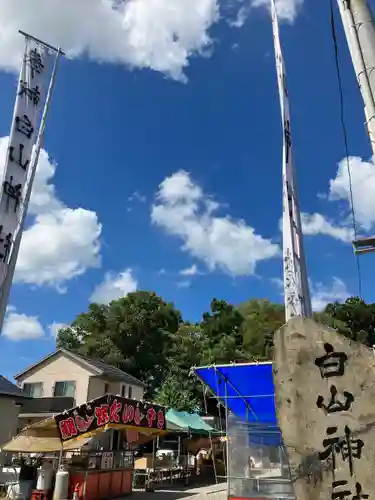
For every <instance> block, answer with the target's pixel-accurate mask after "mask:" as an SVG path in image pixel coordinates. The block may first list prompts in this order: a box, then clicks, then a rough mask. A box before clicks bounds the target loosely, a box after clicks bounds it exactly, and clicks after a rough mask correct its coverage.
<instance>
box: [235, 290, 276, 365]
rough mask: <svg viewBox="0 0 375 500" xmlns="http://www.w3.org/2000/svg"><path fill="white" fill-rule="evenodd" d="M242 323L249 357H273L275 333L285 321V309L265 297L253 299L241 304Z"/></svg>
mask: <svg viewBox="0 0 375 500" xmlns="http://www.w3.org/2000/svg"><path fill="white" fill-rule="evenodd" d="M238 309H239V311H240V312H241V314H242V316H243V318H244V322H243V324H242V335H243V349H244V351H245V352H246V353H247V355H248V357H249V359H251V360H258V361H264V360H269V359H272V341H273V334H274V333H275V332H276V331H277V330H278V329H279V328H281V327H282V325H283V324H284V323H285V309H284V305H282V304H275V303H272V302H270V301H269V300H265V299H252V300H249V301H247V302H244V303H243V304H241V305H240V306H239V308H238Z"/></svg>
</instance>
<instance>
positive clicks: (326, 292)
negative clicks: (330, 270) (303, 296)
mask: <svg viewBox="0 0 375 500" xmlns="http://www.w3.org/2000/svg"><path fill="white" fill-rule="evenodd" d="M310 287H311V302H312V308H313V310H314V311H322V310H323V309H324V308H325V306H326V305H327V304H329V303H330V302H335V301H338V302H344V301H345V300H346V299H347V298H348V297H350V295H351V294H350V292H349V291H348V290H347V288H346V285H345V283H344V282H343V281H342V280H341V279H339V278H335V277H333V278H332V283H331V285H328V286H327V285H324V284H323V283H315V284H311V283H310Z"/></svg>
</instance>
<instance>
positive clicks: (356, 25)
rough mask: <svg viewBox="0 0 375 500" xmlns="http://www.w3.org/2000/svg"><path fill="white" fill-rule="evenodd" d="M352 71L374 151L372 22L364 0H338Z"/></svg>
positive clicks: (374, 47) (374, 34)
mask: <svg viewBox="0 0 375 500" xmlns="http://www.w3.org/2000/svg"><path fill="white" fill-rule="evenodd" d="M338 6H339V11H340V14H341V20H342V24H343V26H344V32H345V36H346V40H347V42H348V47H349V52H350V55H351V59H352V63H353V67H354V71H355V73H356V77H357V80H358V84H359V88H360V90H361V94H362V98H363V101H364V104H365V116H366V125H367V130H368V134H369V136H370V141H371V146H372V150H373V153H374V154H375V102H374V96H375V74H374V68H375V25H374V20H373V18H372V14H371V11H370V9H369V7H368V5H367V4H366V2H365V1H364V0H351V1H348V0H338Z"/></svg>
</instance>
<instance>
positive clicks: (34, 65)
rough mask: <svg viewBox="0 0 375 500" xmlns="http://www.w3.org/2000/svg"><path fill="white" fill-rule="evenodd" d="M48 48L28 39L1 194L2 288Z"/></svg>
mask: <svg viewBox="0 0 375 500" xmlns="http://www.w3.org/2000/svg"><path fill="white" fill-rule="evenodd" d="M50 61H51V56H50V54H49V52H48V49H47V48H45V47H44V46H42V45H40V44H38V43H37V42H35V41H33V40H31V39H29V38H26V40H25V52H24V57H23V61H22V67H21V72H20V77H19V81H18V87H17V97H16V104H15V108H14V114H13V122H12V126H11V132H10V137H9V147H8V152H7V157H6V162H5V168H4V175H3V182H2V185H1V193H0V288H1V287H2V286H3V284H4V280H5V277H6V273H7V269H8V264H9V258H10V254H11V251H12V245H13V243H14V240H15V237H16V235H17V232H18V231H19V230H20V222H21V216H22V213H23V211H24V210H27V207H26V206H25V205H24V199H25V194H26V191H27V184H28V179H29V176H30V169H29V167H30V164H31V157H32V153H33V146H34V145H35V141H36V138H37V135H38V128H39V122H40V116H41V110H42V108H43V104H44V94H45V90H46V85H47V84H48V80H49V76H50Z"/></svg>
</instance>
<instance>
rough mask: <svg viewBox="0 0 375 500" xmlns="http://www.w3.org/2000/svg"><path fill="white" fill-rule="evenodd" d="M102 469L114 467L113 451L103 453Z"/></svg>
mask: <svg viewBox="0 0 375 500" xmlns="http://www.w3.org/2000/svg"><path fill="white" fill-rule="evenodd" d="M100 468H101V469H112V468H113V452H112V451H104V452H103V453H102V461H101V466H100Z"/></svg>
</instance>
